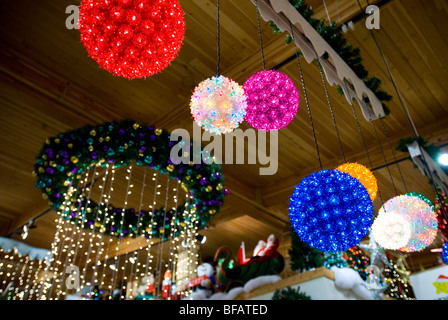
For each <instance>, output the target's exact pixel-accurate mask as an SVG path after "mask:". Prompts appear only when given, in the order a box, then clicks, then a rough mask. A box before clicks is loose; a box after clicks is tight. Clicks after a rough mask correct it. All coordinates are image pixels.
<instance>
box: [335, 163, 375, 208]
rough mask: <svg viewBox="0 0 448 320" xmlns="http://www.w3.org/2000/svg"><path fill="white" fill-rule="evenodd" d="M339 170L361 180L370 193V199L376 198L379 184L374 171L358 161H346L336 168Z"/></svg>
mask: <svg viewBox="0 0 448 320" xmlns="http://www.w3.org/2000/svg"><path fill="white" fill-rule="evenodd" d="M336 170H338V171H342V172H345V173H348V174H350V175H351V176H352V177H354V178H356V179H358V180H359V182H361V184H362V185H363V186H364V187H365V188H366V189H367V192H368V193H369V195H370V199H371V200H372V201H373V200H375V199H376V196H377V193H378V184H377V180H376V178H375V176H374V175H373V173H372V171H370V170H369V169H368V168H366V167H365V166H363V165H362V164H358V163H344V164H342V165H340V166H339V167H337V168H336Z"/></svg>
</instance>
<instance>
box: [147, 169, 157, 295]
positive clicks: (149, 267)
mask: <svg viewBox="0 0 448 320" xmlns="http://www.w3.org/2000/svg"><path fill="white" fill-rule="evenodd" d="M158 177H159V175H158V171H156V172H155V173H154V176H153V177H152V180H153V181H154V195H153V201H152V205H149V208H150V209H152V210H151V211H149V214H150V215H151V224H150V227H149V230H148V231H147V232H148V237H147V238H146V239H147V246H146V252H147V255H146V268H145V275H149V274H150V273H152V255H151V247H152V228H153V227H154V213H155V212H154V211H155V208H156V204H157V185H158ZM148 281H149V279H148V280H147V282H146V285H147V286H148V285H149V282H148ZM144 300H146V298H144Z"/></svg>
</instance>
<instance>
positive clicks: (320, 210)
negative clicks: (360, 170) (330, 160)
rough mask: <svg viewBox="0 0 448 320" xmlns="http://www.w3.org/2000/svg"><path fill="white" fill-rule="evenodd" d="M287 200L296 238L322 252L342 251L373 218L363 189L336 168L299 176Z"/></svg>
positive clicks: (363, 233) (360, 235)
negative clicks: (299, 178) (299, 179)
mask: <svg viewBox="0 0 448 320" xmlns="http://www.w3.org/2000/svg"><path fill="white" fill-rule="evenodd" d="M289 201H290V204H289V218H290V220H291V223H292V226H293V228H294V230H295V232H296V233H297V235H298V236H299V238H300V239H301V240H302V241H305V242H306V243H307V244H308V245H310V246H311V247H313V248H317V249H319V250H322V251H324V252H337V251H346V250H348V249H350V248H351V247H353V246H354V245H356V244H358V243H359V242H360V241H361V240H362V239H363V238H364V237H365V236H366V235H367V233H368V232H369V229H370V227H371V224H372V221H373V205H372V201H371V199H370V196H369V193H368V192H367V189H366V188H365V187H364V186H363V185H362V183H361V182H359V180H358V179H356V178H354V177H352V176H351V175H350V174H348V173H345V172H341V171H338V170H322V171H319V172H315V173H312V174H311V175H309V176H307V177H305V178H303V179H302V181H301V182H300V184H298V185H297V186H296V187H295V189H294V192H293V194H292V196H291V198H290V199H289Z"/></svg>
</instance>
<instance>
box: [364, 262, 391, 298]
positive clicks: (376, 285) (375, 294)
mask: <svg viewBox="0 0 448 320" xmlns="http://www.w3.org/2000/svg"><path fill="white" fill-rule="evenodd" d="M366 270H367V272H368V276H367V280H366V287H367V290H369V291H370V294H371V298H372V300H383V293H384V291H385V290H386V289H387V287H388V284H387V283H386V281H385V278H384V276H383V274H382V272H381V270H380V268H379V267H378V266H376V265H372V264H371V265H370V266H368V267H367V269H366Z"/></svg>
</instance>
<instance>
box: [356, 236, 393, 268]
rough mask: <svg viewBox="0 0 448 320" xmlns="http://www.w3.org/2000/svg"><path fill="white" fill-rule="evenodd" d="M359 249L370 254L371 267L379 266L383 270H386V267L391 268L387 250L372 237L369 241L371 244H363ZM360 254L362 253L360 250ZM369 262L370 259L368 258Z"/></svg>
mask: <svg viewBox="0 0 448 320" xmlns="http://www.w3.org/2000/svg"><path fill="white" fill-rule="evenodd" d="M357 247H359V248H360V249H362V250H365V251H367V252H369V253H370V265H377V266H380V267H381V268H384V266H389V267H391V265H390V264H389V260H388V259H387V256H386V250H385V249H384V248H383V247H381V246H379V245H378V244H377V243H376V242H375V239H374V238H373V237H372V236H371V237H370V239H369V244H363V243H361V244H359V245H358V246H357ZM360 252H362V251H361V250H360ZM367 260H369V259H368V258H367Z"/></svg>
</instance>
